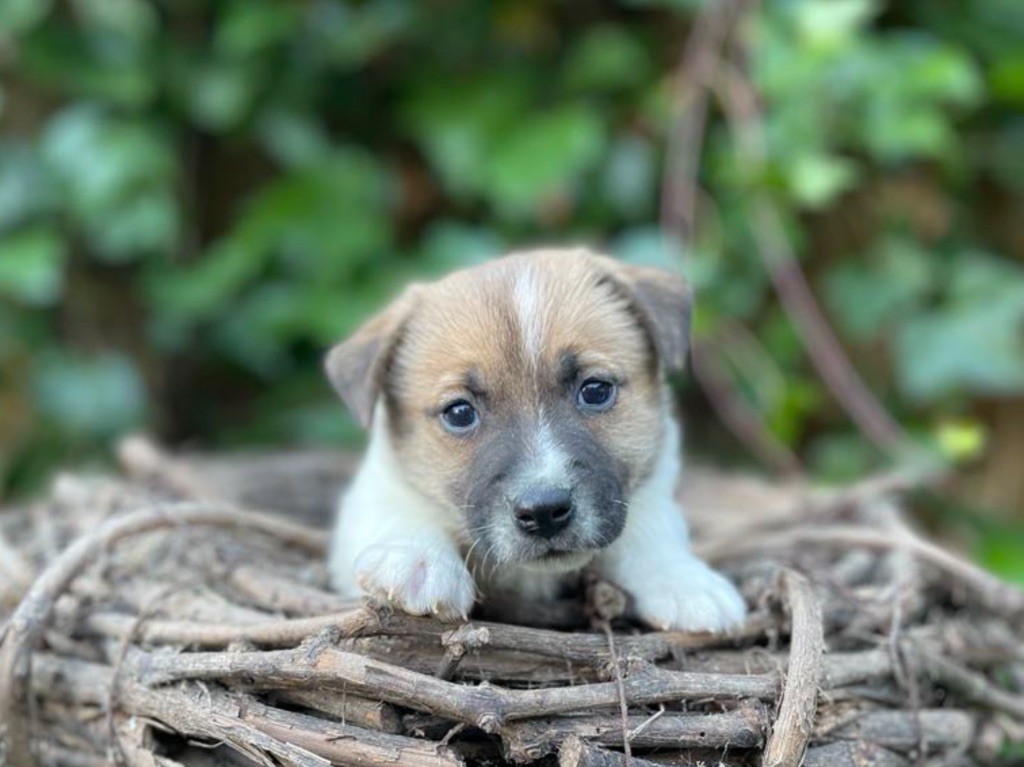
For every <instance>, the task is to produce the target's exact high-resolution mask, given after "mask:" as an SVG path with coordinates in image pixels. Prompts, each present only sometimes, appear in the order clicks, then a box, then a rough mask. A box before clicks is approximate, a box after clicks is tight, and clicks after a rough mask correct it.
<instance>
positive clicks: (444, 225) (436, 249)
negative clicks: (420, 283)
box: [415, 221, 506, 278]
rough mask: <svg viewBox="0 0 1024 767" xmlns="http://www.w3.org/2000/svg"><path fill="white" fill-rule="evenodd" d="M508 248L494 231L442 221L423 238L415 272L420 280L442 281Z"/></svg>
mask: <svg viewBox="0 0 1024 767" xmlns="http://www.w3.org/2000/svg"><path fill="white" fill-rule="evenodd" d="M505 248H506V246H505V242H504V240H502V238H501V237H500V236H499V235H498V234H497V233H496V232H494V231H493V230H491V229H485V228H483V227H474V226H467V225H464V224H459V223H456V222H453V221H441V222H439V223H437V224H434V225H433V226H432V227H430V229H429V230H428V231H427V233H426V234H425V235H424V237H423V243H422V245H421V247H420V250H419V253H418V255H417V258H416V262H415V263H416V271H417V272H418V273H420V276H421V278H428V277H440V276H442V275H444V274H447V273H448V272H451V271H454V270H456V269H465V268H466V267H469V266H474V265H476V264H480V263H483V262H485V261H488V260H490V259H492V258H494V257H496V256H499V255H501V254H502V253H503V252H504V251H505Z"/></svg>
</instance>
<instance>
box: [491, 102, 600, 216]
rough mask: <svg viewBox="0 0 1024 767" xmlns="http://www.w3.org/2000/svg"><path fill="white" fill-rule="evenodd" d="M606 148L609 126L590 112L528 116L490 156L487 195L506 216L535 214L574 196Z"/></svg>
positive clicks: (567, 110)
mask: <svg viewBox="0 0 1024 767" xmlns="http://www.w3.org/2000/svg"><path fill="white" fill-rule="evenodd" d="M604 146H605V137H604V126H603V125H602V123H601V120H600V119H598V117H597V116H596V115H595V114H594V113H593V112H591V111H589V110H586V109H583V108H580V107H571V106H566V107H561V108H559V109H555V110H551V111H549V112H546V113H544V114H542V115H538V116H535V117H527V118H526V119H525V120H521V121H520V122H518V123H516V124H514V125H512V126H511V127H510V128H509V130H508V131H506V132H505V133H504V136H503V139H502V141H501V142H500V143H499V144H498V145H497V146H496V147H495V148H494V149H493V151H492V153H491V154H490V156H489V157H488V159H487V163H486V166H485V173H486V177H485V179H486V180H485V192H486V194H487V196H488V197H489V198H490V200H491V201H492V202H493V203H494V204H495V206H497V207H498V208H499V210H501V211H502V212H503V213H505V214H506V215H509V216H513V217H515V216H523V215H529V214H531V213H534V212H536V211H537V209H538V207H539V206H540V205H541V204H542V203H543V202H544V201H545V199H546V198H549V197H551V196H553V195H555V194H557V193H566V192H569V191H570V190H571V189H572V187H573V186H574V185H575V184H576V183H577V182H578V181H580V179H581V177H582V175H583V174H584V173H585V172H586V171H588V170H590V169H591V168H593V167H594V165H595V164H596V162H597V161H598V160H599V159H600V157H601V155H602V153H603V151H604Z"/></svg>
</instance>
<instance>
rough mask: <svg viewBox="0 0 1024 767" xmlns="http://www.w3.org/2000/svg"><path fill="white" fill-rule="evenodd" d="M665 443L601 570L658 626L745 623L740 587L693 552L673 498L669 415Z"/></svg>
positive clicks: (708, 627) (674, 435)
mask: <svg viewBox="0 0 1024 767" xmlns="http://www.w3.org/2000/svg"><path fill="white" fill-rule="evenodd" d="M665 431H666V434H665V445H664V447H663V448H662V454H661V457H660V458H659V461H658V465H657V467H656V468H655V471H654V473H653V474H652V475H651V477H650V478H649V479H648V480H647V481H646V482H645V483H644V484H643V485H642V486H641V487H640V488H639V489H638V490H637V492H636V493H634V494H633V497H632V498H631V499H630V503H629V514H628V515H627V518H626V527H625V529H624V530H623V531H622V535H621V536H619V538H618V540H616V541H615V543H613V544H612V545H611V546H609V547H608V549H606V550H605V551H604V552H602V554H601V555H600V556H599V558H598V560H597V569H598V570H599V571H600V572H601V573H602V574H603V575H605V576H606V577H607V578H608V579H609V580H611V581H612V582H614V583H617V584H618V585H619V586H621V587H622V588H624V589H626V591H628V592H629V593H630V594H632V595H633V598H634V602H635V604H636V610H637V613H638V615H639V617H640V618H642V619H643V620H644V621H646V622H647V623H649V624H650V625H652V626H655V627H657V628H660V629H676V630H682V631H727V630H729V629H731V628H735V627H736V626H738V625H740V624H741V623H742V622H743V619H744V617H745V616H746V605H745V604H744V602H743V598H742V597H741V596H740V594H739V592H738V591H737V590H736V587H735V586H733V585H732V583H730V582H729V581H728V580H727V579H726V578H724V577H723V576H721V575H720V574H719V573H717V572H715V571H714V570H712V569H711V568H710V567H708V566H707V565H706V564H705V563H704V562H702V561H701V560H699V559H697V557H695V556H694V555H693V554H692V553H691V552H690V535H689V530H688V529H687V525H686V520H685V518H684V517H683V511H682V509H681V508H680V507H679V505H678V503H677V502H676V500H675V484H676V479H677V478H678V476H679V472H680V468H681V460H680V457H679V428H678V426H676V424H675V422H674V421H673V420H672V419H666V423H665Z"/></svg>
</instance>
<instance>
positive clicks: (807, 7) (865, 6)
mask: <svg viewBox="0 0 1024 767" xmlns="http://www.w3.org/2000/svg"><path fill="white" fill-rule="evenodd" d="M790 7H792V8H793V9H794V16H795V21H796V26H797V29H798V30H799V31H800V34H801V35H802V36H803V38H804V40H806V41H807V42H808V43H810V44H811V45H816V46H826V47H827V46H833V45H836V44H838V43H841V42H843V41H845V40H847V39H849V38H850V37H852V36H853V35H855V34H857V33H858V32H859V31H860V30H861V29H863V28H864V26H865V25H867V24H868V22H870V20H871V18H872V17H873V16H875V15H876V14H877V13H878V4H877V3H876V2H873V0H803V2H799V3H796V4H794V5H792V6H790Z"/></svg>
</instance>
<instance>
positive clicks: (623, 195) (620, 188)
mask: <svg viewBox="0 0 1024 767" xmlns="http://www.w3.org/2000/svg"><path fill="white" fill-rule="evenodd" d="M658 172H659V168H658V159H657V157H656V156H655V151H654V148H653V147H652V146H651V144H650V142H648V141H645V140H644V139H641V138H640V137H638V136H626V137H624V138H620V139H618V140H616V141H615V142H614V143H613V144H612V147H611V151H609V152H608V158H607V161H606V165H605V168H604V178H603V179H602V182H603V183H602V187H603V192H604V196H605V197H606V198H607V199H608V201H609V202H610V203H611V204H612V206H613V207H614V208H615V210H616V211H617V212H618V213H619V214H620V215H622V216H627V217H636V216H642V215H649V214H650V212H651V209H652V207H653V203H654V195H655V191H656V190H657V184H658Z"/></svg>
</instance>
